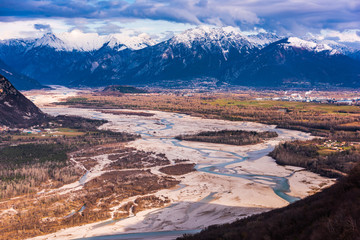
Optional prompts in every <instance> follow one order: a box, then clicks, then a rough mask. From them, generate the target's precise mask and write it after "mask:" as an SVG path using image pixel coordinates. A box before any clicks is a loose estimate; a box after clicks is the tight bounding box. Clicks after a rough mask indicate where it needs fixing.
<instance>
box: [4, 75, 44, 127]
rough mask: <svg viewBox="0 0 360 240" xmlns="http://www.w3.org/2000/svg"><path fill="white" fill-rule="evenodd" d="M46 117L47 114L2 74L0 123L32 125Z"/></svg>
mask: <svg viewBox="0 0 360 240" xmlns="http://www.w3.org/2000/svg"><path fill="white" fill-rule="evenodd" d="M45 119H46V115H45V114H44V113H43V112H42V111H41V110H40V109H39V108H38V107H36V106H35V105H34V104H33V103H32V102H31V101H30V100H29V99H27V98H26V97H24V95H22V94H21V93H20V92H19V91H18V90H16V89H15V88H14V86H13V85H12V84H11V83H10V82H9V81H8V80H7V79H6V78H5V77H4V76H2V75H0V125H7V126H13V127H15V126H22V127H25V126H30V125H33V124H37V123H40V122H42V121H44V120H45Z"/></svg>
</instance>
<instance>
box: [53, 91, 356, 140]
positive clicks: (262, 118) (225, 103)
mask: <svg viewBox="0 0 360 240" xmlns="http://www.w3.org/2000/svg"><path fill="white" fill-rule="evenodd" d="M59 104H61V105H68V106H75V107H87V108H89V107H101V108H113V109H114V108H123V109H147V110H160V111H169V112H180V113H186V114H191V115H193V116H201V117H205V118H218V119H225V120H231V121H254V122H260V123H265V124H273V125H277V126H278V127H280V128H286V129H294V130H300V131H305V132H310V133H312V134H313V135H316V136H321V137H326V138H329V139H332V140H338V141H354V140H355V139H359V136H360V135H359V131H360V115H359V113H360V107H359V106H337V105H329V104H318V103H306V102H282V101H270V100H262V101H255V100H249V99H248V98H245V97H243V96H242V95H237V94H228V93H226V94H210V95H207V96H204V95H203V94H192V95H191V96H176V95H165V94H163V95H161V94H146V95H124V96H107V95H96V94H84V95H79V96H76V97H73V98H68V99H66V101H65V102H61V103H59Z"/></svg>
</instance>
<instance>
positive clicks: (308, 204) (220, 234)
mask: <svg viewBox="0 0 360 240" xmlns="http://www.w3.org/2000/svg"><path fill="white" fill-rule="evenodd" d="M359 203H360V165H357V166H356V167H355V168H354V169H353V170H352V171H351V173H350V174H349V176H348V177H346V178H343V179H341V180H340V181H339V182H338V183H336V184H335V185H333V186H332V187H330V188H328V189H325V190H324V191H323V192H320V193H318V194H315V195H313V196H310V197H307V198H305V199H303V200H300V201H298V202H295V203H293V204H291V205H289V206H287V207H284V208H280V209H276V210H273V211H270V212H267V213H263V214H259V215H255V216H252V217H249V218H247V219H242V220H238V221H236V222H233V223H230V224H225V225H220V226H210V227H209V228H207V229H206V230H204V231H202V232H201V233H199V234H196V235H193V236H184V237H181V238H178V240H193V239H197V240H205V239H206V240H211V239H214V240H215V239H216V240H221V239H224V240H225V239H226V240H232V239H234V240H235V239H236V240H239V239H251V240H252V239H254V240H255V239H256V240H258V239H264V240H265V239H267V240H268V239H274V240H279V239H297V240H302V239H304V240H309V239H311V240H323V239H332V240H336V239H339V240H340V239H349V240H350V239H360V204H359Z"/></svg>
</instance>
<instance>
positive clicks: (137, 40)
mask: <svg viewBox="0 0 360 240" xmlns="http://www.w3.org/2000/svg"><path fill="white" fill-rule="evenodd" d="M156 43H157V42H156V41H154V40H153V39H151V38H150V36H149V35H148V34H146V33H142V34H139V35H137V36H126V35H120V34H113V35H109V36H108V37H107V39H106V42H105V43H104V44H106V45H107V46H108V47H110V48H114V49H117V50H118V51H121V50H124V49H126V48H129V49H132V50H140V49H143V48H146V47H149V46H153V45H155V44H156Z"/></svg>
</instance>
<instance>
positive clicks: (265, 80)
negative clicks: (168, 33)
mask: <svg viewBox="0 0 360 240" xmlns="http://www.w3.org/2000/svg"><path fill="white" fill-rule="evenodd" d="M73 34H75V33H73ZM74 39H76V38H75V37H74V36H70V35H62V36H59V37H58V36H56V35H54V34H46V35H44V36H43V37H42V38H39V39H32V40H31V39H30V40H29V39H28V40H7V41H2V42H0V59H2V60H5V61H6V63H7V64H8V65H9V66H11V67H12V68H13V69H14V70H15V71H18V72H20V73H22V74H25V75H27V76H30V77H32V78H34V79H38V80H39V81H41V82H42V83H47V84H60V85H68V86H105V85H119V84H133V85H146V84H155V85H163V86H169V85H173V86H174V85H175V86H176V85H177V86H180V87H181V86H183V87H184V86H185V87H187V86H189V85H188V82H189V81H194V80H195V81H213V82H215V83H216V82H217V83H230V84H237V85H244V86H269V87H292V86H296V87H309V86H318V85H321V86H322V85H327V86H344V87H345V86H346V87H357V86H359V85H360V80H359V75H358V70H357V69H359V65H360V62H359V61H356V59H359V58H358V56H359V54H357V53H356V52H355V51H352V50H350V49H349V48H346V46H343V45H341V44H337V43H336V42H335V41H326V42H325V41H305V40H302V39H299V38H295V37H292V38H286V39H283V40H282V38H281V37H279V36H277V35H275V34H272V33H259V34H256V35H244V34H243V33H241V32H238V31H237V30H235V29H233V28H230V27H225V28H210V27H199V28H195V29H190V30H187V31H185V32H183V33H181V34H178V35H176V36H174V37H172V38H170V39H169V40H166V41H163V42H161V43H158V44H155V42H154V41H152V40H151V39H150V38H149V37H148V36H146V35H144V36H142V35H139V36H136V37H133V38H129V39H120V40H119V39H118V38H116V37H114V36H113V37H106V38H99V39H98V40H96V39H89V40H87V41H85V40H84V39H82V40H79V41H78V42H76V41H75V42H74V41H73V40H74ZM279 40H280V41H279ZM13 53H16V54H13ZM345 55H349V56H351V57H352V59H349V57H346V56H345Z"/></svg>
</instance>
